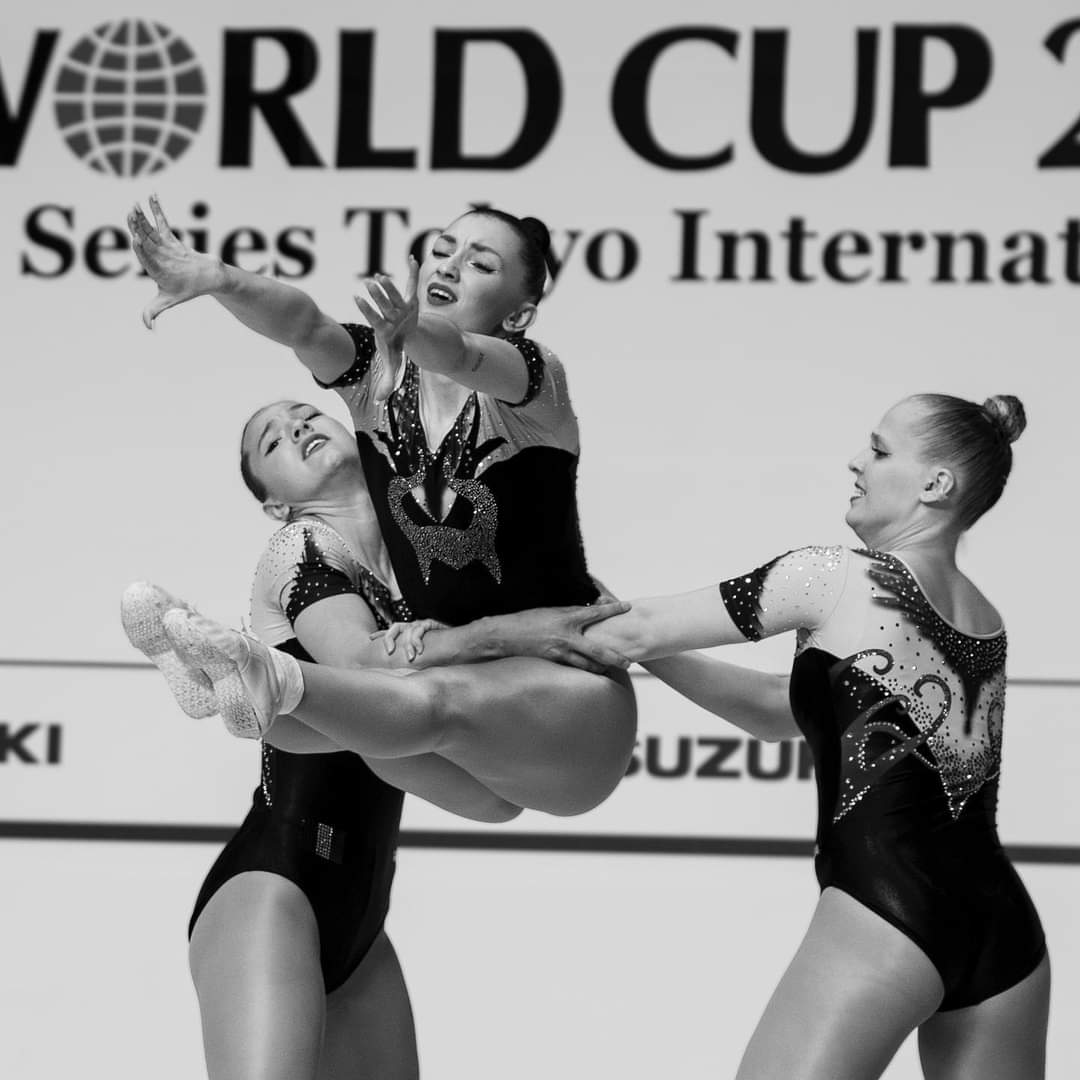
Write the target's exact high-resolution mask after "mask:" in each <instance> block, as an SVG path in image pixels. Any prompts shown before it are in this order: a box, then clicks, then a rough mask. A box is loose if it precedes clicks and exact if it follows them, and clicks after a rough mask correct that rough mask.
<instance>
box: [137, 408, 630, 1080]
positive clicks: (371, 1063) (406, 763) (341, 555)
mask: <svg viewBox="0 0 1080 1080" xmlns="http://www.w3.org/2000/svg"><path fill="white" fill-rule="evenodd" d="M263 450H265V451H268V452H266V453H263V452H261V451H263ZM241 471H242V473H243V476H244V479H245V481H246V482H247V484H248V486H249V489H250V490H251V492H252V494H254V495H255V496H256V498H258V499H259V500H260V501H261V502H262V504H263V507H264V509H265V510H266V512H267V513H268V514H269V515H270V516H271V517H272V518H274V519H275V520H278V521H280V522H285V524H284V525H283V527H282V528H280V529H279V530H278V531H277V532H276V533H275V534H274V536H273V537H272V539H271V541H270V543H269V545H268V546H267V548H266V551H265V552H264V553H263V556H262V558H261V559H260V561H259V564H258V568H257V570H256V574H255V581H254V585H253V588H252V601H251V606H252V613H251V614H252V625H253V629H254V630H255V632H256V633H257V634H258V635H259V637H260V638H261V639H262V640H263V641H267V642H269V643H271V644H273V645H275V646H277V647H278V648H281V649H284V650H286V651H287V652H289V653H291V654H292V655H294V656H297V657H300V658H303V659H304V660H308V661H319V662H322V663H331V664H345V665H371V664H377V665H379V666H381V667H388V666H389V667H392V666H394V665H404V664H406V663H409V664H410V666H412V667H416V666H418V665H423V664H426V663H434V664H447V663H464V662H469V661H474V660H481V659H489V658H492V657H497V656H501V655H529V654H532V655H543V656H545V657H559V658H560V659H561V660H562V661H563V662H567V663H573V664H575V665H578V666H583V667H587V668H590V669H595V670H601V669H602V668H603V667H605V666H608V665H611V664H619V663H620V658H619V657H618V656H617V655H615V654H614V653H612V651H611V650H608V649H606V648H604V647H603V646H600V645H597V644H595V643H591V642H588V641H586V640H585V639H584V638H582V637H581V633H580V630H581V628H582V627H583V626H585V625H587V624H588V622H590V621H592V620H594V619H596V618H603V617H604V616H605V615H607V614H611V613H614V612H615V611H618V610H624V609H625V608H626V607H627V605H622V604H619V605H613V604H598V605H595V606H594V607H591V608H588V607H586V608H580V609H566V610H565V611H557V612H555V611H553V612H545V613H541V612H533V613H529V614H528V615H524V616H501V617H498V618H491V619H482V620H479V621H477V622H474V623H471V624H469V625H468V626H466V627H463V628H460V629H439V630H435V631H434V632H431V633H428V635H427V641H428V643H430V648H429V647H425V649H424V653H425V655H424V657H423V658H420V659H418V660H415V659H414V660H412V661H410V660H409V658H408V655H407V654H408V649H407V648H402V649H400V650H398V651H397V655H395V656H393V657H388V656H387V655H386V652H385V649H384V646H383V644H382V643H381V642H375V641H373V640H371V632H372V631H373V630H376V629H377V628H380V627H385V626H387V625H388V624H389V623H390V622H391V621H392V620H394V619H395V618H401V617H407V616H408V614H409V613H408V609H407V606H406V605H405V604H404V602H403V601H402V600H401V599H400V597H398V596H395V595H394V589H393V588H392V586H391V585H390V584H389V583H391V582H393V575H392V572H391V571H390V567H389V562H388V558H387V553H386V549H385V546H384V545H383V543H382V539H381V536H380V534H379V529H378V523H377V521H376V520H375V514H374V510H373V508H372V506H371V500H370V498H369V496H368V493H367V489H366V486H365V484H364V477H363V471H362V468H361V465H360V456H359V452H358V450H357V446H356V440H355V438H354V437H353V435H352V434H351V433H350V432H349V431H347V430H346V429H345V428H344V427H342V425H341V424H339V423H337V422H336V421H334V420H332V419H330V418H329V417H326V416H323V415H322V414H321V413H319V411H318V410H317V409H315V408H314V407H313V406H311V405H305V404H302V403H298V402H288V401H283V402H277V403H275V404H273V405H269V406H266V407H265V408H262V409H260V410H259V411H258V412H256V413H255V414H254V415H253V416H252V417H251V419H250V420H249V421H248V423H247V424H246V425H245V427H244V432H243V435H242V438H241ZM178 606H181V605H180V602H179V601H177V600H176V599H175V598H173V597H171V596H170V595H169V594H167V593H165V592H164V591H163V590H161V589H158V588H156V587H154V586H150V585H146V584H143V583H139V584H136V585H133V586H131V587H129V588H128V590H127V591H126V592H125V595H124V599H123V604H122V609H121V614H122V619H123V623H124V627H125V629H126V631H127V633H128V636H129V638H130V640H131V641H132V643H133V644H134V645H136V647H138V648H140V649H141V650H142V651H143V652H144V653H146V655H147V656H149V657H150V659H152V660H153V661H154V662H155V663H156V664H158V666H159V667H161V668H162V669H163V671H164V673H165V674H166V677H167V678H169V680H170V683H171V685H172V686H173V687H174V688H175V689H176V690H177V691H178V697H179V699H180V701H181V704H182V705H183V707H184V709H185V711H186V712H188V713H189V715H193V716H206V715H210V714H212V713H213V712H215V711H216V704H215V702H214V700H213V697H212V694H211V693H210V686H209V683H208V682H206V681H205V680H201V681H200V680H197V679H194V678H192V677H191V675H192V673H191V672H190V671H186V670H185V669H184V668H183V665H182V661H181V660H180V659H179V657H177V655H176V654H175V652H174V651H173V650H172V648H171V646H170V644H169V642H168V640H167V638H166V637H165V635H164V634H163V631H162V620H163V617H164V615H165V613H166V612H167V611H168V610H169V609H170V608H172V607H178ZM541 623H542V624H543V625H542V626H541ZM419 625H420V626H421V627H422V628H423V629H424V630H428V631H430V630H431V629H432V623H431V622H430V621H427V622H424V623H421V624H419ZM538 630H539V631H540V634H539V635H538V633H537V631H538ZM402 791H409V792H412V793H415V794H417V795H420V796H422V797H424V798H426V799H428V800H429V801H431V802H434V803H436V804H437V805H440V806H442V807H444V808H445V809H447V810H450V811H452V812H454V813H457V814H461V815H463V816H466V817H470V818H474V819H479V820H486V821H505V820H508V819H510V818H512V817H514V816H516V815H517V814H518V813H520V808H519V807H517V806H513V805H511V804H510V803H508V802H506V801H505V800H503V799H500V798H498V797H497V796H495V795H493V794H492V793H491V792H490V791H489V790H488V789H487V788H485V787H483V786H482V785H481V784H480V783H479V782H478V781H477V780H475V779H473V778H472V777H470V776H469V775H468V774H467V773H465V772H464V771H463V770H461V769H460V768H458V767H457V766H455V765H453V764H452V763H450V762H449V761H447V760H446V759H445V758H441V757H438V756H437V755H435V754H425V755H420V756H414V757H407V758H399V759H394V760H392V761H372V762H371V763H370V765H369V764H368V763H365V762H364V761H363V760H362V759H361V758H359V757H357V756H356V755H354V754H350V753H344V752H342V751H341V748H340V747H339V746H337V745H335V744H333V743H331V742H330V741H329V740H327V739H326V738H324V737H322V736H319V735H316V734H315V733H313V732H312V731H311V730H310V729H309V728H306V727H303V726H302V725H300V724H299V723H297V722H295V721H292V720H291V719H290V718H288V717H282V718H281V719H280V721H279V723H278V724H275V726H274V731H273V732H272V733H271V734H270V735H269V736H268V737H267V739H266V740H265V741H264V742H263V746H262V763H261V783H260V785H259V787H258V788H257V789H256V790H255V793H254V798H253V804H252V808H251V810H250V812H249V813H248V815H247V817H246V818H245V820H244V822H243V824H242V825H241V827H240V829H239V831H238V832H237V833H236V834H235V836H233V838H232V839H231V840H230V841H229V843H228V844H227V845H226V846H225V849H224V850H223V851H222V853H221V855H220V856H219V857H218V859H217V861H216V862H215V863H214V866H213V867H212V869H211V870H210V872H209V874H208V876H207V878H206V880H205V882H204V884H203V886H202V889H201V890H200V892H199V895H198V899H197V900H196V903H195V909H194V912H193V913H192V916H191V921H190V924H189V937H190V940H191V945H190V964H191V971H192V976H193V979H194V982H195V987H196V991H197V994H198V998H199V1003H200V1009H201V1014H202V1025H203V1036H204V1045H205V1052H206V1060H207V1066H208V1071H209V1075H210V1076H211V1078H214V1080H216V1078H219V1077H231V1078H232V1077H242V1076H251V1077H260V1078H271V1077H282V1078H286V1077H287V1078H290V1080H292V1078H302V1077H316V1076H333V1077H350V1076H355V1077H369V1076H370V1077H380V1078H382V1077H385V1078H388V1080H398V1078H401V1080H405V1078H408V1077H413V1076H415V1075H416V1073H417V1060H416V1043H415V1034H414V1030H413V1024H412V1013H411V1010H410V1007H409V998H408V993H407V991H406V988H405V983H404V980H403V979H402V975H401V970H400V967H399V965H398V961H397V957H396V954H395V952H394V949H393V946H392V945H391V943H390V940H389V938H388V937H387V935H386V933H385V931H384V930H383V924H384V921H385V917H386V914H387V910H388V907H389V900H390V885H391V881H392V878H393V869H394V852H395V848H396V842H397V833H398V823H399V819H400V816H401V807H402Z"/></svg>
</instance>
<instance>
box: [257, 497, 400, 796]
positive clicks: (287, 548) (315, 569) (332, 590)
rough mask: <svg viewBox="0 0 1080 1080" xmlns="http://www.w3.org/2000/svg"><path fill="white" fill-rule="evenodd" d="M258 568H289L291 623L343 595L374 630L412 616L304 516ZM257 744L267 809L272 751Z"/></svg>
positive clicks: (285, 596)
mask: <svg viewBox="0 0 1080 1080" xmlns="http://www.w3.org/2000/svg"><path fill="white" fill-rule="evenodd" d="M319 538H321V542H320V539H319ZM298 548H299V552H298ZM263 564H265V566H266V567H267V573H268V575H269V576H270V578H271V579H272V580H273V579H276V578H277V577H278V576H279V573H280V569H279V567H281V568H283V567H286V566H291V567H292V568H293V569H292V574H291V576H290V579H289V582H288V584H287V585H286V587H285V588H284V589H283V590H282V596H281V600H282V601H283V603H284V610H285V615H286V617H287V619H288V620H289V622H290V623H295V622H296V619H297V618H298V616H299V615H300V613H301V612H302V611H304V610H305V609H306V608H308V607H310V606H311V605H312V604H314V603H317V602H318V601H319V600H324V599H326V598H327V597H329V596H340V595H343V594H348V593H355V594H357V595H358V596H360V597H362V598H363V600H364V601H365V603H366V604H367V606H368V608H369V609H370V611H371V614H372V617H373V618H374V620H375V625H376V627H377V628H378V629H379V630H385V629H386V628H387V627H388V626H389V625H390V623H392V622H409V621H411V620H412V618H413V615H412V611H411V610H410V609H409V605H408V604H407V603H406V602H405V600H404V598H402V597H395V596H394V595H393V594H392V593H391V591H390V588H389V586H388V585H386V583H385V582H383V581H382V580H381V579H380V578H379V577H377V576H376V575H375V574H374V573H373V572H372V571H371V570H369V569H368V567H367V566H365V565H364V564H363V563H362V562H361V561H360V560H359V559H358V558H357V557H356V555H355V554H354V553H353V551H352V550H351V548H350V547H349V545H348V544H347V543H346V541H345V538H344V537H343V536H342V535H341V534H340V533H339V532H338V531H337V530H336V529H334V528H333V527H332V526H330V525H327V524H326V523H325V522H323V521H320V520H319V519H318V518H304V519H302V520H300V521H294V522H290V523H289V524H288V525H286V526H284V527H283V528H281V529H278V531H277V532H276V533H274V535H273V536H272V537H271V538H270V542H269V544H268V545H267V548H266V551H265V552H264V553H263V558H262V562H261V564H260V568H261V567H262V565H263ZM256 576H258V575H256ZM261 746H262V764H261V770H260V777H261V787H262V794H263V801H264V802H265V804H266V805H267V806H268V807H269V806H273V804H274V800H273V760H274V748H273V747H271V746H269V745H268V744H267V743H265V742H262V744H261Z"/></svg>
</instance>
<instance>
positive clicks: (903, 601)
mask: <svg viewBox="0 0 1080 1080" xmlns="http://www.w3.org/2000/svg"><path fill="white" fill-rule="evenodd" d="M857 555H858V556H862V557H865V558H867V559H868V560H869V564H868V566H867V575H868V576H869V578H870V580H871V582H872V585H871V595H872V598H873V602H874V603H875V605H878V606H880V607H882V608H885V609H889V610H891V611H892V612H897V613H899V615H900V616H901V618H900V619H899V620H898V621H897V620H892V621H886V622H883V623H880V624H879V626H878V628H877V630H878V633H880V634H883V635H885V637H884V639H883V641H882V643H881V646H880V647H876V648H870V649H865V650H862V651H860V652H859V653H856V654H855V655H854V656H852V657H849V658H847V660H845V661H844V664H843V666H842V667H841V668H840V669H838V670H837V671H836V672H835V673H834V678H835V679H836V680H837V681H836V689H837V691H838V692H840V693H846V694H849V695H850V696H851V697H852V698H853V699H854V701H855V703H856V706H857V707H858V708H859V710H860V711H859V713H858V715H857V717H856V719H855V720H854V721H853V722H852V723H851V724H850V725H849V726H848V728H847V730H846V731H845V732H844V734H843V736H842V738H841V774H842V783H841V792H840V803H839V807H838V809H837V813H836V817H835V820H839V819H840V818H841V817H843V816H844V814H846V813H847V812H848V811H849V810H851V809H852V807H853V806H855V805H856V804H857V803H858V802H859V801H860V800H861V799H862V798H863V797H864V796H865V795H866V793H867V792H868V791H869V790H870V788H871V787H872V786H873V785H874V783H875V782H877V781H878V780H879V779H880V777H881V775H882V774H884V773H885V772H886V771H888V769H890V768H891V767H892V766H893V765H895V764H897V763H898V762H899V761H900V760H902V759H903V758H905V757H907V756H909V755H914V756H915V757H916V759H917V760H918V761H920V762H921V763H922V764H923V765H925V766H926V767H927V768H930V769H933V770H934V771H935V772H937V774H938V775H939V776H940V778H941V784H942V788H943V790H944V794H945V797H946V799H947V801H948V806H949V811H950V813H951V814H952V816H953V818H957V817H959V816H960V813H961V811H962V810H963V808H964V804H965V803H966V802H967V800H968V799H969V798H970V797H971V796H972V795H973V794H974V793H975V792H976V791H978V790H979V788H981V787H982V786H983V784H985V783H986V782H987V781H988V780H991V779H993V777H995V776H997V774H998V771H999V770H1000V767H1001V732H1002V720H1003V716H1004V709H1005V654H1006V640H1005V635H1004V633H1001V634H998V635H996V636H994V637H991V638H978V637H971V636H970V635H967V634H963V633H961V632H960V631H959V630H956V629H955V628H954V627H952V626H950V625H949V624H948V623H947V622H945V620H944V619H943V618H942V617H941V616H940V615H939V614H938V613H937V612H936V611H935V610H934V608H933V607H932V606H931V604H930V602H929V600H927V598H926V596H925V595H924V594H923V592H922V590H921V589H920V588H919V585H918V583H917V582H916V581H915V578H914V577H913V575H912V574H911V572H910V571H909V570H908V568H907V567H906V566H905V565H904V564H903V563H902V562H900V560H899V559H896V558H894V557H893V556H891V555H888V554H884V553H881V552H871V551H860V552H858V553H857ZM867 660H873V662H872V663H871V664H870V665H869V670H866V669H864V668H859V669H857V671H856V670H854V669H855V665H856V664H858V663H859V662H860V661H867ZM845 672H846V673H845ZM867 684H869V686H868V685H867ZM957 684H959V685H957ZM931 688H933V690H931ZM957 691H959V692H957ZM868 698H870V699H872V700H870V702H869V704H867V699H868ZM890 708H893V709H894V710H898V713H894V717H895V718H894V719H893V720H886V719H883V718H882V717H881V716H880V715H879V714H881V713H883V712H887V711H888V710H889V709H890ZM905 717H906V718H909V719H910V721H911V723H912V724H913V725H914V730H907V729H906V728H907V724H906V723H904V724H903V725H901V723H900V722H898V721H899V720H902V719H903V718H905ZM875 736H878V737H885V741H886V742H888V741H889V740H890V739H892V740H895V742H894V743H893V745H892V746H891V747H889V748H888V749H886V750H884V751H883V752H881V753H879V754H878V755H877V756H876V757H871V756H870V753H869V746H870V740H871V739H872V738H874V737H875ZM924 747H925V750H926V752H924V750H923V748H924Z"/></svg>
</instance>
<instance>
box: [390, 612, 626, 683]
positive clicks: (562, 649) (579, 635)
mask: <svg viewBox="0 0 1080 1080" xmlns="http://www.w3.org/2000/svg"><path fill="white" fill-rule="evenodd" d="M629 610H630V605H629V604H628V603H625V602H623V601H620V600H616V601H613V602H611V603H597V604H593V605H591V606H581V607H553V608H533V609H531V610H529V611H519V612H516V613H514V614H512V615H492V616H489V617H487V618H485V619H481V620H479V622H478V623H474V624H471V625H473V626H477V627H478V628H481V629H482V632H483V634H484V637H485V640H486V641H487V643H488V644H487V648H486V649H485V650H484V651H483V653H482V654H481V655H478V656H477V657H476V659H478V660H481V659H483V660H493V659H497V658H499V657H506V656H529V657H535V658H536V659H539V660H550V661H552V662H553V663H556V664H565V665H566V666H568V667H576V668H580V669H581V670H582V671H592V672H595V673H597V674H600V673H602V672H604V671H607V670H608V669H609V668H618V669H620V670H625V669H626V668H628V667H629V666H630V661H629V660H628V659H627V658H626V657H625V656H623V655H622V654H621V653H618V652H616V651H615V650H614V649H610V648H608V647H607V646H605V645H601V644H599V643H598V642H596V641H593V640H592V639H591V638H587V637H586V636H585V631H586V629H588V627H590V626H592V625H593V624H594V623H598V622H602V621H603V620H604V619H610V618H611V617H612V616H613V615H622V614H624V613H625V612H627V611H629ZM439 625H440V624H437V623H434V622H433V621H432V620H429V619H424V620H421V621H420V622H415V623H395V624H394V625H393V626H391V627H390V629H389V630H387V631H385V632H383V631H377V632H376V633H375V634H372V637H373V638H377V637H380V636H381V637H382V638H383V640H384V643H385V644H386V651H387V653H391V652H393V651H394V647H395V642H397V641H399V639H400V641H402V642H405V643H406V645H405V647H406V650H407V651H406V656H407V657H408V659H409V660H410V661H412V660H415V659H416V657H417V656H419V655H420V654H421V653H422V652H423V651H424V637H425V636H426V635H427V634H428V633H429V632H430V631H431V630H432V629H438V628H439ZM409 649H412V650H415V652H414V653H410V652H409V651H408V650H409Z"/></svg>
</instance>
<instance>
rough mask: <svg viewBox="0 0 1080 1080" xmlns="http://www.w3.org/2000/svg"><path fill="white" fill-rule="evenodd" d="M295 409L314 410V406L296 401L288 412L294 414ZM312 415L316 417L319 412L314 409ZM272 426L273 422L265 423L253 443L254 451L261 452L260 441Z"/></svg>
mask: <svg viewBox="0 0 1080 1080" xmlns="http://www.w3.org/2000/svg"><path fill="white" fill-rule="evenodd" d="M297 409H315V406H314V405H309V404H308V403H307V402H306V401H297V402H296V403H295V404H293V405H290V406H289V412H290V413H294V412H296V410H297ZM312 415H313V416H318V415H319V410H318V409H315V412H314V413H312ZM273 426H274V421H273V420H268V421H267V422H266V427H264V428H263V429H262V434H261V435H260V436H259V437H258V439H256V441H255V449H256V450H261V449H262V441H263V439H265V438H266V433H267V432H268V431H269V430H270V429H271V428H272V427H273Z"/></svg>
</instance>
